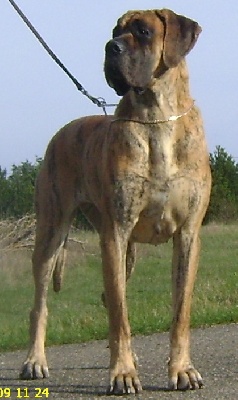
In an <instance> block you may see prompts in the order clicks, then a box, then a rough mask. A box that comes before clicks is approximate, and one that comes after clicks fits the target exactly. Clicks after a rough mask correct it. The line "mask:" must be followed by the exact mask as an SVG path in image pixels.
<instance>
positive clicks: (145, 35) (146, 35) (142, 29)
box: [132, 20, 152, 40]
mask: <svg viewBox="0 0 238 400" xmlns="http://www.w3.org/2000/svg"><path fill="white" fill-rule="evenodd" d="M132 32H133V33H134V35H135V36H137V37H138V39H141V40H142V39H143V40H145V39H150V38H151V35H152V31H151V29H149V28H148V27H147V26H146V25H145V24H144V23H142V21H140V20H135V21H134V23H133V25H132Z"/></svg>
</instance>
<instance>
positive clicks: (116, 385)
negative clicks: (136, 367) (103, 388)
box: [107, 374, 142, 396]
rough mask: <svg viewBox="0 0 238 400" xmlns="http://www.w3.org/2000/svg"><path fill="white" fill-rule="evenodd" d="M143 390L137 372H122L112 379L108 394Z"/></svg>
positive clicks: (115, 394)
mask: <svg viewBox="0 0 238 400" xmlns="http://www.w3.org/2000/svg"><path fill="white" fill-rule="evenodd" d="M140 392H142V386H141V383H140V380H139V378H138V376H137V374H121V375H118V376H115V377H114V378H113V379H111V382H110V385H109V387H108V389H107V395H114V396H121V395H123V394H136V393H140Z"/></svg>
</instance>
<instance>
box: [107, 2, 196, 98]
mask: <svg viewBox="0 0 238 400" xmlns="http://www.w3.org/2000/svg"><path fill="white" fill-rule="evenodd" d="M200 32H201V27H200V26H199V25H198V23H197V22H195V21H193V20H191V19H189V18H187V17H184V16H182V15H177V14H175V13H174V12H173V11H171V10H167V9H163V10H148V11H129V12H127V13H126V14H125V15H123V16H122V17H121V18H119V20H118V22H117V25H116V27H115V28H114V29H113V39H112V40H110V41H109V42H108V43H107V44H106V48H105V50H106V56H105V66H104V70H105V76H106V80H107V83H108V84H109V86H111V87H112V88H114V90H115V91H116V93H117V94H118V95H124V94H125V93H126V92H127V91H128V90H129V89H130V88H134V89H136V90H137V91H143V90H144V89H146V88H147V87H149V85H150V83H151V81H152V80H153V78H156V77H159V76H160V75H161V73H163V72H164V71H165V70H166V69H168V68H174V67H176V66H177V65H178V64H179V63H180V61H181V60H182V59H183V58H184V56H185V55H186V54H188V53H189V51H190V50H191V49H192V48H193V46H194V44H195V43H196V41H197V38H198V35H199V33H200Z"/></svg>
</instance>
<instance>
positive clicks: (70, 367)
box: [0, 324, 238, 400]
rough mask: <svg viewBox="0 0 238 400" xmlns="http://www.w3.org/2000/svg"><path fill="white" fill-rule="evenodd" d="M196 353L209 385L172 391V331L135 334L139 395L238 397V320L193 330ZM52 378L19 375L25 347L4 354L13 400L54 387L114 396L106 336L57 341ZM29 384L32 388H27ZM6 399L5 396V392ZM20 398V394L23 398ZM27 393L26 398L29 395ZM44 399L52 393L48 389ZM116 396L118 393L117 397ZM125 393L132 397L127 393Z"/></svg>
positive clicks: (76, 394) (57, 393)
mask: <svg viewBox="0 0 238 400" xmlns="http://www.w3.org/2000/svg"><path fill="white" fill-rule="evenodd" d="M192 340H193V346H192V353H193V360H194V361H195V360H196V362H195V365H196V367H197V368H198V369H199V370H200V372H202V374H203V377H204V382H205V387H204V389H200V390H197V391H189V392H186V393H184V392H168V391H166V389H165V387H166V383H167V376H166V358H167V355H168V334H167V333H164V334H154V335H151V336H146V337H144V336H138V337H136V338H134V348H135V350H136V353H137V355H138V357H139V364H140V377H141V381H142V384H143V387H144V391H143V393H142V394H141V395H138V396H132V398H135V397H136V398H138V399H145V400H146V399H162V400H166V399H171V400H180V399H183V400H184V399H185V400H190V399H192V400H196V399H199V400H200V399H206V400H223V399H224V400H236V399H238V324H232V325H224V326H214V327H211V328H207V329H197V330H194V331H193V332H192ZM47 353H48V361H49V366H50V372H51V375H50V378H49V379H47V380H43V381H30V382H24V381H19V380H17V379H16V377H17V376H18V371H19V368H20V365H21V363H22V361H23V359H24V357H25V354H26V353H25V352H23V351H18V352H14V353H4V354H2V355H1V356H0V396H1V388H2V389H4V388H10V389H11V397H10V398H11V399H16V398H17V389H18V394H20V395H22V399H24V395H28V396H29V397H28V398H29V399H35V398H36V394H37V393H38V392H37V391H36V390H35V388H37V387H38V388H42V390H44V389H45V388H48V390H49V397H48V398H49V399H57V400H61V399H62V400H63V399H81V398H83V399H98V398H99V399H109V397H107V396H105V390H106V386H107V377H108V369H107V365H108V357H109V351H108V348H107V342H106V341H97V342H91V343H87V344H79V345H65V346H55V347H52V348H49V349H48V350H47ZM24 388H27V391H26V390H25V391H24ZM2 398H4V397H2ZM18 398H20V397H18ZM25 398H26V397H25ZM41 398H42V399H44V398H46V397H45V396H44V394H43V392H42V397H41ZM113 398H114V397H113ZM121 398H126V396H122V397H121Z"/></svg>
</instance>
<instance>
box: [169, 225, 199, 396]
mask: <svg viewBox="0 0 238 400" xmlns="http://www.w3.org/2000/svg"><path fill="white" fill-rule="evenodd" d="M199 242H200V241H199V237H198V232H194V231H193V230H192V229H185V228H182V229H181V231H180V232H178V233H176V235H175V237H174V250H173V251H174V253H173V274H172V275H173V276H172V278H173V323H172V328H171V350H170V361H169V388H170V389H172V390H174V389H180V390H186V389H190V388H192V389H196V388H201V387H202V378H201V375H200V374H199V372H198V371H197V370H196V369H195V368H194V367H193V365H192V363H191V359H190V333H189V325H190V311H191V301H192V294H193V287H194V281H195V278H196V273H197V266H198V256H199V248H200V243H199Z"/></svg>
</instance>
